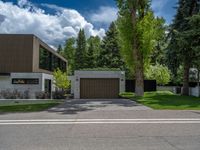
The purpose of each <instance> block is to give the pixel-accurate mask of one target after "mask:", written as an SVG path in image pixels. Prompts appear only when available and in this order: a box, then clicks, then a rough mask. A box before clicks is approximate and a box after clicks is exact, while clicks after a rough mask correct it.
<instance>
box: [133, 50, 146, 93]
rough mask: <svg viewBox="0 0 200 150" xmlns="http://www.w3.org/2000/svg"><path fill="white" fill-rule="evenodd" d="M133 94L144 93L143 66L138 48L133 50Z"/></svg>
mask: <svg viewBox="0 0 200 150" xmlns="http://www.w3.org/2000/svg"><path fill="white" fill-rule="evenodd" d="M134 55H135V61H136V64H135V94H136V96H143V95H144V66H143V58H142V56H141V54H140V52H139V50H135V54H134Z"/></svg>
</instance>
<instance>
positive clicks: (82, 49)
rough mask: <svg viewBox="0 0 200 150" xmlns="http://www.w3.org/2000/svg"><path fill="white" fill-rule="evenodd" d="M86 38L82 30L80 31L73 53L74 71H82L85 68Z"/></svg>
mask: <svg viewBox="0 0 200 150" xmlns="http://www.w3.org/2000/svg"><path fill="white" fill-rule="evenodd" d="M86 48H87V45H86V37H85V32H84V29H80V31H79V33H78V37H77V41H76V51H75V57H74V58H75V60H74V68H75V70H79V69H83V68H85V66H86V60H85V58H86Z"/></svg>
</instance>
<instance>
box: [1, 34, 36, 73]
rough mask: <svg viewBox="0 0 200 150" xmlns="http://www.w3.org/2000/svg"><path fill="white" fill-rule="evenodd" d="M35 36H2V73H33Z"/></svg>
mask: <svg viewBox="0 0 200 150" xmlns="http://www.w3.org/2000/svg"><path fill="white" fill-rule="evenodd" d="M32 51H33V35H15V34H0V54H1V55H0V73H11V72H32V63H33V56H32V54H33V53H32Z"/></svg>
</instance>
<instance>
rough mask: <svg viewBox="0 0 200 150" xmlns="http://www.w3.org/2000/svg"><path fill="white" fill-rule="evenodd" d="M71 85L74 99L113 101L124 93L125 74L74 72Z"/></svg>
mask: <svg viewBox="0 0 200 150" xmlns="http://www.w3.org/2000/svg"><path fill="white" fill-rule="evenodd" d="M71 83H72V85H71V91H72V93H73V94H74V98H75V99H80V98H81V99H114V98H118V96H119V93H121V92H124V91H125V72H124V71H75V73H74V76H73V77H72V78H71Z"/></svg>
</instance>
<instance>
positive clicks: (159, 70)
mask: <svg viewBox="0 0 200 150" xmlns="http://www.w3.org/2000/svg"><path fill="white" fill-rule="evenodd" d="M170 74H171V72H170V71H169V69H168V68H167V67H166V66H163V65H159V64H156V65H155V66H152V65H150V67H149V68H148V69H146V72H145V76H146V78H147V79H149V80H156V81H157V84H161V85H165V84H167V83H169V82H170Z"/></svg>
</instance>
